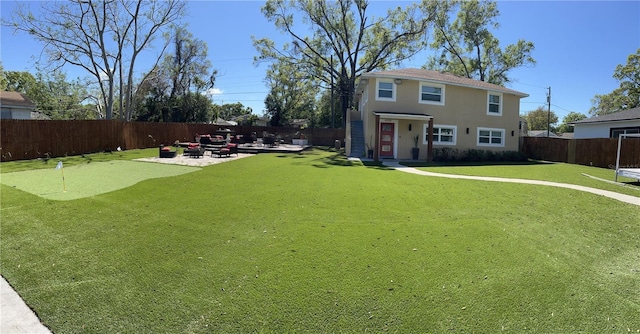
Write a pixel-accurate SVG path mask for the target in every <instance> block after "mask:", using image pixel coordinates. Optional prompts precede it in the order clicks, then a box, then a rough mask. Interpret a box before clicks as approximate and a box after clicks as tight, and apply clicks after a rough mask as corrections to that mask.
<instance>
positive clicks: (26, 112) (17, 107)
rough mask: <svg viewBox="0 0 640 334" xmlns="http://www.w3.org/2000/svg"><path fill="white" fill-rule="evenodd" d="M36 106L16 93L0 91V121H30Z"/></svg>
mask: <svg viewBox="0 0 640 334" xmlns="http://www.w3.org/2000/svg"><path fill="white" fill-rule="evenodd" d="M35 108H36V105H35V104H34V103H33V102H31V100H29V99H28V98H26V97H25V96H24V95H22V94H20V93H18V92H7V91H0V111H1V112H0V118H1V119H31V112H32V111H34V110H35Z"/></svg>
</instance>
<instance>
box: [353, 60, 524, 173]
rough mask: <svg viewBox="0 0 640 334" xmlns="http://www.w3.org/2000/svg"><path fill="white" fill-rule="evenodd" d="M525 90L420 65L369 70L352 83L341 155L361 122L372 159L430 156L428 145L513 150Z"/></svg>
mask: <svg viewBox="0 0 640 334" xmlns="http://www.w3.org/2000/svg"><path fill="white" fill-rule="evenodd" d="M527 96H528V94H525V93H521V92H518V91H515V90H511V89H508V88H505V87H502V86H498V85H494V84H490V83H487V82H483V81H478V80H473V79H469V78H464V77H459V76H456V75H453V74H449V73H442V72H438V71H431V70H424V69H398V70H390V71H380V72H369V73H364V74H362V75H361V76H360V82H359V84H358V86H357V87H356V92H355V102H356V106H357V110H352V111H350V112H349V113H348V114H349V115H348V119H347V121H348V122H347V126H349V127H350V128H349V129H347V133H348V135H347V141H348V142H347V143H346V144H347V145H346V148H347V154H348V155H351V152H350V143H349V141H351V140H355V139H356V138H352V136H353V135H354V133H353V132H352V131H351V121H354V120H355V121H356V122H358V121H361V122H362V128H363V133H364V141H365V144H366V147H368V148H371V149H373V150H374V158H375V159H376V160H377V159H385V158H391V159H411V158H412V154H411V151H412V148H413V147H414V146H416V143H415V139H416V137H417V147H418V148H419V152H420V153H419V159H421V160H424V159H427V160H431V158H432V152H433V148H437V147H451V148H454V149H458V150H459V151H464V150H468V149H480V150H502V151H517V150H518V148H519V140H520V126H521V125H520V99H521V98H524V97H527Z"/></svg>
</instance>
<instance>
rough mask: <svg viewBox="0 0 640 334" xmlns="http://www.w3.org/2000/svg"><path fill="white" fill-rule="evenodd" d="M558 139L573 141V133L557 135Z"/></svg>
mask: <svg viewBox="0 0 640 334" xmlns="http://www.w3.org/2000/svg"><path fill="white" fill-rule="evenodd" d="M558 137H560V138H562V139H573V132H565V133H559V134H558Z"/></svg>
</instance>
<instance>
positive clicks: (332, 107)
mask: <svg viewBox="0 0 640 334" xmlns="http://www.w3.org/2000/svg"><path fill="white" fill-rule="evenodd" d="M329 73H330V74H331V128H332V129H333V128H335V124H334V119H335V117H334V116H333V114H334V109H335V108H336V107H335V102H334V101H333V55H331V70H330V72H329Z"/></svg>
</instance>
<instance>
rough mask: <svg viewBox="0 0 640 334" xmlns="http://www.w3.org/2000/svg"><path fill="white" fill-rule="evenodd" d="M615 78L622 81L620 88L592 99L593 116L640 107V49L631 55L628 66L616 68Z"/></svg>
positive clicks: (590, 111)
mask: <svg viewBox="0 0 640 334" xmlns="http://www.w3.org/2000/svg"><path fill="white" fill-rule="evenodd" d="M613 77H614V78H616V79H617V80H618V81H620V87H618V88H616V89H614V90H613V92H611V93H609V94H604V95H596V96H595V97H594V98H593V99H591V104H592V107H591V109H590V110H589V114H591V115H592V116H601V115H606V114H611V113H614V112H616V111H622V110H627V109H633V108H636V107H640V49H638V50H637V51H636V53H635V54H631V55H629V57H628V58H627V64H626V65H618V66H616V69H615V71H614V72H613Z"/></svg>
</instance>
